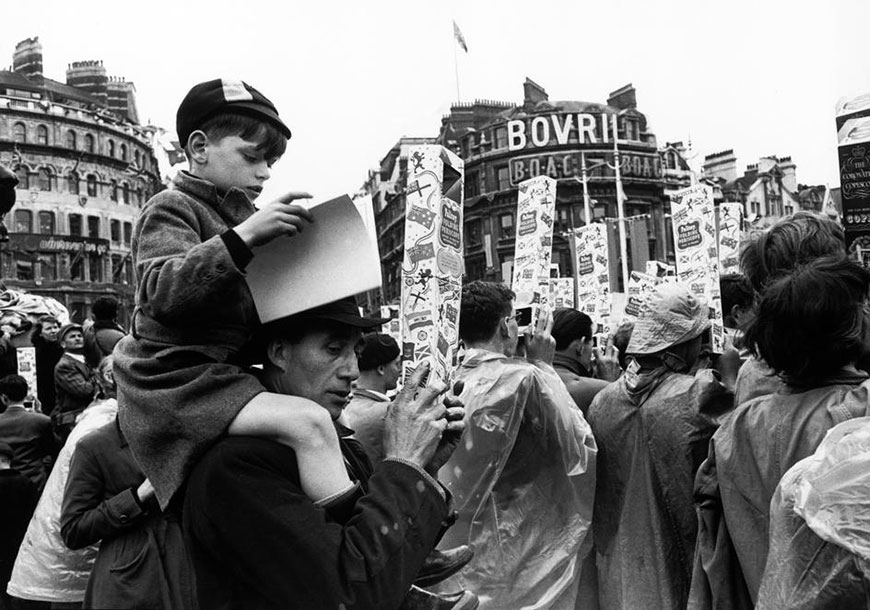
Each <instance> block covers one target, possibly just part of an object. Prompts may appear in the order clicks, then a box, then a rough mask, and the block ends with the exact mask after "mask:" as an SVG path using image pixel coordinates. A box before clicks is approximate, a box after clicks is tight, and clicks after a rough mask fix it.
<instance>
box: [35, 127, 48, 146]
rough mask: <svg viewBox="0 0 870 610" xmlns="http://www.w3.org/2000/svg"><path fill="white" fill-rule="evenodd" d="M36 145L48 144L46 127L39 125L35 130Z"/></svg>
mask: <svg viewBox="0 0 870 610" xmlns="http://www.w3.org/2000/svg"><path fill="white" fill-rule="evenodd" d="M36 143H37V144H48V127H46V126H45V125H39V126H37V128H36Z"/></svg>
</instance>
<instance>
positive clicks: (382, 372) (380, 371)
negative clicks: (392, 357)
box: [376, 364, 387, 377]
mask: <svg viewBox="0 0 870 610" xmlns="http://www.w3.org/2000/svg"><path fill="white" fill-rule="evenodd" d="M376 370H377V371H378V375H380V376H381V377H383V376H384V375H385V374H386V372H387V369H386V367H384V365H383V364H379V365H378V368H377V369H376Z"/></svg>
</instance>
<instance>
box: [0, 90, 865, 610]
mask: <svg viewBox="0 0 870 610" xmlns="http://www.w3.org/2000/svg"><path fill="white" fill-rule="evenodd" d="M177 131H178V135H179V138H180V141H181V143H182V145H183V146H184V147H185V150H186V153H187V157H188V159H189V162H190V168H189V170H188V171H184V172H179V174H178V175H177V176H176V178H175V179H174V182H173V185H172V188H171V189H169V190H167V191H164V192H161V193H159V194H158V195H156V196H155V197H154V198H152V200H151V201H149V202H148V204H147V205H146V206H145V207H144V208H143V210H142V213H141V216H140V219H139V221H138V222H137V226H136V235H135V238H134V241H133V243H134V258H135V262H136V267H137V272H138V278H139V289H138V291H137V307H136V311H135V312H134V314H133V316H132V322H131V327H130V328H129V329H123V328H121V327H120V326H119V325H118V324H117V323H116V322H115V317H116V315H117V306H118V305H117V301H116V300H114V299H112V298H101V299H99V300H97V301H96V302H95V303H94V304H93V306H92V316H93V320H91V321H90V323H89V324H87V325H86V326H83V325H78V324H76V323H66V324H61V323H60V321H59V320H58V319H57V318H55V317H51V316H46V317H43V318H41V319H39V320H38V322H37V323H36V324H35V325H34V326H35V327H34V330H33V334H32V337H31V343H32V345H33V346H34V347H35V348H36V373H37V377H36V387H35V388H29V387H28V384H27V381H26V380H25V379H24V378H23V377H21V376H19V375H17V374H16V373H15V372H14V371H12V372H11V373H10V374H7V375H6V376H4V377H2V378H0V403H2V407H3V411H2V413H0V523H2V524H3V525H2V528H0V578H2V582H0V584H2V595H0V609H2V610H7V609H9V610H25V609H38V610H49V609H60V610H68V609H73V608H76V609H78V608H165V609H179V608H189V609H197V608H202V609H203V610H205V609H209V610H211V609H212V608H228V609H229V608H239V609H250V608H264V609H265V608H300V609H314V608H316V609H320V608H323V609H334V608H346V609H348V610H349V609H351V608H358V609H363V608H368V609H380V610H389V609H396V610H398V609H404V610H422V609H443V610H447V609H453V610H473V609H475V608H482V609H498V610H501V609H509V610H511V609H517V610H519V609H521V608H529V609H531V608H535V609H550V610H577V609H580V610H584V609H587V608H588V609H599V608H600V609H602V610H635V609H641V608H642V609H648V608H650V609H652V608H655V609H663V610H670V609H674V610H681V609H684V608H692V609H696V610H703V609H725V608H736V609H741V608H747V609H748V608H753V607H758V608H770V609H774V608H775V609H780V608H793V609H809V608H835V607H839V608H858V607H868V605H870V593H868V591H870V522H868V520H867V518H866V515H867V514H870V511H868V510H867V509H868V508H870V475H868V473H870V469H868V468H867V463H868V462H870V419H868V415H870V413H868V410H870V376H868V373H867V372H866V371H868V370H870V369H868V366H870V359H868V358H870V309H868V307H867V298H868V290H870V271H867V270H866V269H865V268H864V267H862V266H861V265H859V264H857V263H855V262H853V261H852V260H850V259H849V258H848V257H847V255H846V251H845V246H844V236H843V230H842V228H841V227H840V226H839V225H838V224H837V223H836V222H834V221H833V220H831V219H828V218H825V217H821V216H817V215H814V214H812V213H807V212H798V213H796V214H794V215H792V216H789V217H786V218H784V219H782V220H780V221H778V222H777V223H776V224H774V225H773V226H772V227H770V228H769V229H767V230H766V231H764V232H763V233H760V234H758V235H755V236H753V237H752V239H751V240H750V241H749V243H748V244H747V245H746V246H745V247H744V249H743V251H742V253H741V269H742V270H743V274H742V275H732V276H725V277H723V278H722V281H721V289H722V295H723V313H724V320H725V323H726V326H727V327H728V328H727V336H726V342H725V343H726V348H725V351H724V353H722V354H716V353H712V352H711V345H712V342H711V340H710V339H711V335H710V333H711V323H710V319H711V312H710V308H709V307H708V304H707V303H705V302H704V301H703V300H701V299H699V298H698V297H696V296H694V295H693V293H692V292H691V290H690V289H689V287H688V286H686V285H684V284H682V283H680V282H678V281H676V280H674V281H670V280H669V281H663V282H661V283H660V284H658V285H657V286H656V288H655V289H654V290H653V291H652V292H651V294H650V295H649V298H648V301H647V302H646V304H645V307H644V310H643V313H642V315H641V316H640V317H638V319H637V320H636V321H635V322H634V323H633V324H625V325H621V326H619V327H618V328H616V329H614V332H613V333H612V335H611V336H610V337H607V338H606V340H605V339H603V338H600V337H598V336H597V335H598V333H597V330H598V329H597V328H596V327H595V325H594V324H593V321H592V320H591V319H590V318H589V317H588V316H586V315H585V314H583V313H580V312H578V311H575V310H573V309H557V310H555V311H552V312H551V311H549V310H547V309H546V308H541V309H540V315H538V316H537V319H536V320H535V322H534V323H533V324H532V325H531V327H530V328H527V329H525V331H524V332H523V331H521V329H520V328H519V324H518V320H517V310H516V302H515V299H516V295H515V294H514V293H513V292H512V291H511V289H510V288H509V287H508V286H506V285H504V284H501V283H497V282H485V281H471V282H467V283H466V284H465V285H464V286H463V289H462V298H461V307H460V312H459V339H460V341H461V344H462V346H463V353H462V358H461V361H460V362H459V363H458V368H457V369H456V371H455V372H454V374H453V376H452V379H451V383H450V384H449V387H447V385H445V384H442V383H440V382H438V381H435V380H434V378H435V376H430V375H429V373H430V371H429V365H428V364H427V363H425V362H424V363H423V364H421V365H419V366H418V367H417V368H416V369H414V370H413V371H412V372H411V373H410V374H409V375H407V376H406V378H405V379H404V382H403V383H401V388H400V389H399V385H400V382H402V357H403V355H402V351H403V350H402V349H401V347H400V346H399V345H398V344H397V343H396V341H395V340H394V339H393V338H391V337H390V336H389V335H387V334H384V333H382V332H379V328H380V326H381V325H382V324H383V323H385V322H386V321H387V320H385V319H383V318H378V317H371V316H366V315H363V314H362V313H361V311H360V309H359V308H358V306H357V303H356V301H355V299H354V297H353V296H351V295H339V296H337V297H336V299H335V300H332V301H330V302H327V303H322V304H319V305H317V306H315V307H307V308H303V309H302V310H301V311H299V310H298V309H297V310H292V312H291V313H288V315H286V316H284V317H279V318H278V319H276V320H273V321H270V322H268V323H266V324H260V323H259V321H258V316H257V306H256V304H255V303H254V302H253V299H252V297H251V294H250V292H249V291H248V289H247V285H246V282H245V268H246V266H247V265H248V264H249V263H250V261H251V260H252V258H253V256H254V249H255V248H256V247H258V246H261V245H263V244H267V243H269V242H271V241H273V240H275V239H287V238H292V237H293V236H294V235H296V234H297V233H299V232H300V231H303V230H304V229H305V227H306V225H307V224H308V223H310V222H311V220H312V219H311V215H310V212H308V211H307V210H306V208H305V207H304V206H301V205H299V204H297V203H295V202H296V201H297V200H299V199H304V198H306V197H307V194H305V193H289V194H288V195H287V196H285V197H283V198H281V199H279V200H276V201H274V202H271V203H268V204H266V205H263V206H260V207H259V208H255V207H254V206H253V204H252V200H253V199H254V198H256V196H257V195H258V194H259V192H260V190H261V189H262V185H263V183H264V182H265V181H266V180H267V179H268V178H269V175H270V168H271V166H272V164H273V163H274V162H275V161H276V160H277V159H278V158H280V156H281V155H282V154H283V152H284V150H285V147H286V145H287V141H288V139H289V138H290V130H289V128H288V127H287V126H286V124H285V123H284V122H283V120H282V119H281V118H280V116H279V114H278V112H277V110H276V108H275V107H274V105H273V104H272V103H271V102H270V101H269V100H268V99H267V98H266V97H265V96H264V95H262V94H261V93H260V92H259V91H257V90H256V89H254V88H253V87H251V86H250V85H248V84H246V83H244V82H242V81H229V80H224V79H218V80H214V81H208V82H205V83H201V84H199V85H197V86H195V87H194V88H193V89H191V91H190V92H189V93H188V95H187V96H186V97H185V99H184V101H183V102H182V103H181V105H180V107H179V110H178V121H177ZM288 264H292V261H290V262H288ZM267 298H275V299H276V300H277V302H278V303H279V305H282V304H283V305H286V306H287V310H288V312H289V311H291V309H292V308H291V307H290V306H289V303H290V302H292V301H293V299H294V296H293V287H292V286H291V287H287V289H286V290H285V291H283V292H280V293H276V294H275V296H274V297H267ZM283 305H282V306H283ZM127 330H129V332H127ZM599 339H601V341H602V343H601V345H598V344H596V341H597V340H599ZM605 341H606V342H605ZM0 343H2V340H0ZM0 347H2V346H0ZM7 347H8V346H7ZM4 349H5V348H4ZM4 353H5V352H4ZM7 372H8V371H7ZM34 393H35V395H36V396H38V398H39V400H37V401H34V400H32V397H33V396H34Z"/></svg>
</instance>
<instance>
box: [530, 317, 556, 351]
mask: <svg viewBox="0 0 870 610" xmlns="http://www.w3.org/2000/svg"><path fill="white" fill-rule="evenodd" d="M552 330H553V312H552V311H551V310H550V308H549V307H541V309H540V310H539V311H538V322H537V324H535V330H534V334H532V329H531V327H529V328H527V329H526V358H528V359H529V360H542V361H544V362H546V363H547V364H553V356H554V355H555V353H556V340H555V339H554V338H553V335H551V334H550V332H551V331H552Z"/></svg>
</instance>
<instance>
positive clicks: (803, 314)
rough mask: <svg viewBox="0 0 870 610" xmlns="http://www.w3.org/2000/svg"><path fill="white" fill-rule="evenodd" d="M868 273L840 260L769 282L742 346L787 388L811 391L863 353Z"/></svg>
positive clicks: (815, 263)
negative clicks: (744, 344) (767, 366)
mask: <svg viewBox="0 0 870 610" xmlns="http://www.w3.org/2000/svg"><path fill="white" fill-rule="evenodd" d="M868 288H870V271H868V270H867V269H865V268H864V267H862V266H861V265H859V264H857V263H855V262H853V261H850V260H849V259H848V258H846V256H845V255H840V256H829V257H823V258H819V259H815V260H812V261H809V262H807V263H804V264H802V265H798V266H797V267H796V268H795V269H793V270H792V271H791V272H789V273H785V274H783V275H780V276H779V277H777V278H774V279H773V280H772V281H771V282H770V283H769V284H768V286H767V288H765V290H764V293H763V294H762V295H761V298H760V300H759V301H758V303H757V305H756V311H755V316H754V317H753V319H752V320H750V322H749V323H748V324H747V326H746V344H747V345H750V346H752V347H753V351H754V352H755V355H756V356H759V357H761V358H763V359H764V361H765V362H766V363H767V364H768V365H769V366H770V367H771V368H773V370H774V371H776V373H777V374H779V375H780V376H781V377H783V379H785V380H786V381H787V382H788V383H790V384H792V385H813V384H815V383H816V382H818V381H820V380H822V379H824V378H825V377H827V376H829V375H830V374H831V373H834V372H836V371H838V370H839V369H840V368H842V367H843V366H845V365H847V364H851V363H854V362H856V361H857V360H858V358H859V357H860V356H861V354H862V353H863V351H864V340H863V338H864V327H865V312H864V303H865V301H866V299H867V290H868Z"/></svg>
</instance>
